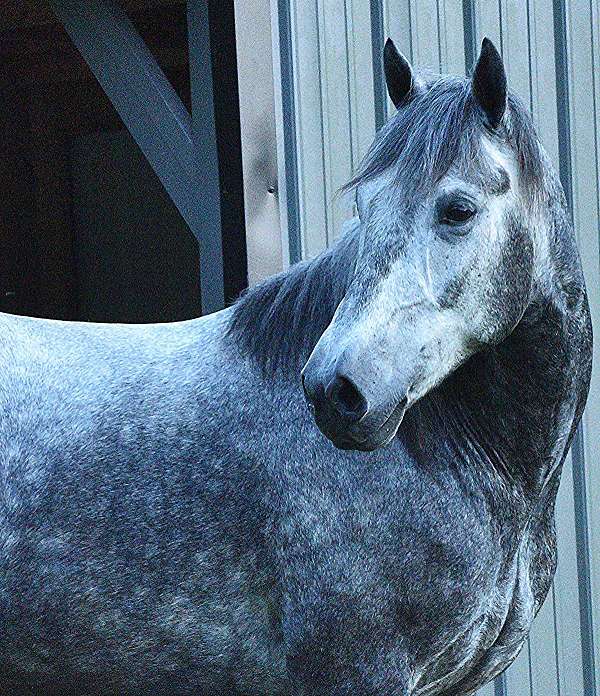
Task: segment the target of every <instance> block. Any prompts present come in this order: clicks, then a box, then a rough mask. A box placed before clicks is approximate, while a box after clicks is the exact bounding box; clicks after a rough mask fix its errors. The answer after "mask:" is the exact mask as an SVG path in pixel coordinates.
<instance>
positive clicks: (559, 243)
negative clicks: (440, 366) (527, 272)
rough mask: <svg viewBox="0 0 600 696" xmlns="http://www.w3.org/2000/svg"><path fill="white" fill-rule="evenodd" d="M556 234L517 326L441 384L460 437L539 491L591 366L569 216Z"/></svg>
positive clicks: (579, 405) (558, 458)
mask: <svg viewBox="0 0 600 696" xmlns="http://www.w3.org/2000/svg"><path fill="white" fill-rule="evenodd" d="M563 220H564V218H563ZM551 238H552V239H553V244H554V248H553V249H552V265H553V268H554V272H553V273H551V274H546V276H545V281H544V282H543V283H539V284H536V287H535V288H534V292H533V296H532V300H531V302H530V304H529V306H528V308H527V310H526V311H525V313H524V315H523V317H522V319H521V321H520V322H519V324H518V325H517V327H516V328H515V329H514V331H513V332H512V333H511V334H510V335H509V336H508V337H507V338H506V339H505V340H504V341H503V342H502V343H500V344H499V345H497V346H494V347H492V348H489V349H486V350H484V351H482V352H481V353H479V354H477V355H476V356H475V357H474V358H472V359H471V360H470V361H469V362H468V363H467V364H466V365H465V366H464V367H463V368H462V369H461V370H459V371H458V372H457V373H456V374H455V375H453V378H451V379H450V380H448V382H447V383H446V384H445V385H444V387H443V388H442V390H441V396H442V398H443V399H444V401H445V403H446V406H447V407H449V408H450V410H451V411H452V412H453V414H454V418H455V420H456V424H457V432H458V433H459V434H460V437H461V438H462V439H463V440H465V439H466V440H467V441H469V442H470V443H471V444H473V445H475V446H476V447H477V448H478V451H480V452H482V453H483V456H485V457H486V458H487V459H488V461H490V462H491V463H492V464H494V465H495V467H496V468H498V469H500V470H502V471H503V472H504V473H505V474H507V475H508V476H510V477H511V478H513V479H520V480H521V481H522V482H523V483H524V484H525V485H526V486H528V487H529V488H532V489H534V490H535V489H538V488H539V487H540V486H543V485H544V483H545V481H546V480H547V478H548V476H549V475H550V474H551V473H552V472H553V471H554V470H555V469H556V467H557V466H558V465H560V464H561V463H562V460H563V459H564V456H565V455H566V452H567V450H568V446H569V444H570V442H571V439H572V437H573V435H574V432H575V428H576V426H577V423H578V422H579V419H580V417H581V412H582V410H583V406H584V405H585V399H586V397H587V391H588V387H589V380H590V371H591V319H590V313H589V307H588V303H587V296H586V292H585V285H584V282H583V277H582V273H581V268H580V264H579V257H578V254H577V251H576V248H575V242H574V237H573V235H572V231H571V229H570V225H569V223H568V222H567V223H565V224H563V225H562V226H561V229H560V230H559V233H558V234H554V233H553V234H552V235H551ZM549 279H550V280H549Z"/></svg>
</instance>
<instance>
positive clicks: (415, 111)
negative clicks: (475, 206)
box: [227, 77, 544, 372]
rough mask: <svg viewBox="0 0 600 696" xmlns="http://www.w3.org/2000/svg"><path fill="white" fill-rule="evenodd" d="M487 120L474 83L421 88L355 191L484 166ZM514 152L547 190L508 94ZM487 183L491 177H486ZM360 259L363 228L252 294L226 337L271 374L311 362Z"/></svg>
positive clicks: (447, 81)
mask: <svg viewBox="0 0 600 696" xmlns="http://www.w3.org/2000/svg"><path fill="white" fill-rule="evenodd" d="M485 131H486V126H485V120H484V117H483V114H482V113H481V111H480V109H479V107H478V105H477V103H476V102H475V99H474V97H473V95H472V90H471V83H470V80H468V79H465V78H462V79H460V78H452V77H444V78H439V79H438V80H435V81H433V82H432V83H430V84H429V85H428V86H427V87H426V88H421V89H420V90H419V91H418V92H417V93H416V94H415V96H413V97H412V98H411V99H410V100H409V102H408V103H407V104H406V105H404V106H402V107H401V108H400V109H399V110H398V112H397V113H396V114H395V115H394V116H393V117H392V118H391V119H390V120H389V121H388V123H387V124H386V125H385V126H384V127H383V128H382V129H381V131H380V132H379V134H378V135H377V137H376V139H375V141H374V143H373V144H372V145H371V148H370V149H369V151H368V153H367V155H366V157H365V158H364V160H363V163H362V164H361V167H360V169H359V171H358V173H357V175H356V176H355V177H354V178H353V179H352V180H351V181H350V182H349V183H348V184H347V185H346V186H345V187H344V189H343V190H346V191H348V190H352V189H355V188H356V187H357V186H359V185H360V184H361V183H363V182H365V181H369V180H371V179H373V178H375V177H376V176H378V175H379V174H381V173H383V172H384V171H386V170H387V169H389V168H391V167H395V168H396V172H397V178H398V182H399V184H400V185H401V186H402V191H403V194H406V195H407V196H410V195H411V192H414V191H415V190H417V189H420V188H422V187H423V186H424V185H427V184H428V185H431V184H432V183H435V182H437V181H439V180H440V179H441V178H442V177H443V176H444V175H445V174H446V173H447V172H448V171H449V170H450V168H451V167H452V165H453V164H455V163H457V162H460V163H461V164H462V165H463V166H464V167H470V168H471V171H473V169H474V164H473V163H474V162H478V163H479V168H481V167H482V166H483V165H482V162H483V161H484V160H483V158H481V157H479V155H480V147H481V135H482V133H483V132H485ZM489 135H490V137H497V138H499V139H500V140H502V141H505V142H507V143H508V144H509V146H510V147H511V148H512V149H513V151H514V152H515V154H516V157H517V160H518V162H519V165H520V170H521V177H522V181H523V183H524V185H525V191H527V192H528V193H529V194H530V195H531V196H532V197H533V196H535V195H536V194H537V193H538V192H540V191H541V190H542V188H543V180H544V170H543V166H542V157H541V152H540V145H539V142H538V139H537V135H536V133H535V129H534V127H533V124H532V122H531V119H530V117H529V115H528V113H527V111H526V109H525V107H524V106H523V105H522V104H521V102H520V101H519V100H518V98H516V97H515V96H514V95H512V94H509V97H508V106H507V114H506V118H505V119H504V124H503V126H502V128H501V129H500V131H499V132H498V133H497V134H489ZM480 174H481V176H483V177H485V176H487V175H488V174H490V172H488V171H487V170H486V171H483V172H480ZM356 253H357V227H356V226H354V227H353V228H352V229H351V230H349V231H348V232H347V233H346V234H344V235H343V236H342V238H341V239H340V240H339V242H338V243H337V244H336V245H334V246H333V247H332V248H331V249H330V250H328V251H326V252H324V253H323V254H322V255H321V256H319V257H317V258H316V259H314V260H312V261H308V262H304V263H299V264H297V265H295V266H293V267H291V268H290V269H288V270H287V271H284V272H283V273H280V274H278V275H276V276H274V277H272V278H269V279H267V280H266V281H264V282H263V283H261V284H259V285H258V286H256V287H254V288H252V289H250V290H248V291H247V292H246V293H245V294H244V295H243V296H242V297H241V298H240V299H239V300H238V301H237V303H236V304H235V305H234V307H233V313H232V316H231V319H230V323H229V326H228V331H227V333H228V336H230V337H232V338H233V339H234V340H235V341H236V342H237V344H238V345H239V346H240V347H241V348H242V350H244V351H245V352H247V353H248V354H249V355H251V356H252V357H253V358H254V359H255V360H256V361H257V362H258V364H259V365H260V366H261V367H262V368H263V369H264V370H265V371H266V372H271V371H276V370H277V369H280V368H291V367H297V366H298V365H299V364H300V363H302V362H304V361H306V360H307V359H308V356H309V355H310V353H311V352H312V350H313V348H314V346H315V345H316V343H317V341H318V340H319V338H320V337H321V335H322V334H323V332H324V331H325V329H326V328H327V326H328V325H329V323H330V322H331V320H332V318H333V314H334V312H335V310H336V309H337V306H338V305H339V303H340V302H341V300H342V298H343V297H344V295H345V293H346V290H347V288H348V285H349V283H350V281H351V278H352V274H353V270H354V260H355V258H356Z"/></svg>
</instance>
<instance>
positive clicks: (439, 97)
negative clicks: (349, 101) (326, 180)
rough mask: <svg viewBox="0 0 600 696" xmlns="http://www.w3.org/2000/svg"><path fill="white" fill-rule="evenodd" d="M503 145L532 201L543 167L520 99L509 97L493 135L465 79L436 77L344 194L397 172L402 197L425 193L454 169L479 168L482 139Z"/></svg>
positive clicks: (380, 138) (394, 121)
mask: <svg viewBox="0 0 600 696" xmlns="http://www.w3.org/2000/svg"><path fill="white" fill-rule="evenodd" d="M484 135H487V136H488V137H492V138H494V139H497V140H498V142H499V143H503V144H506V145H507V146H508V147H509V148H510V149H511V150H512V151H513V153H514V156H515V158H516V161H517V162H518V165H519V173H520V178H521V182H522V184H523V191H524V192H525V193H526V194H527V195H528V196H531V197H535V196H536V195H537V194H538V193H539V192H540V191H541V190H542V189H543V179H544V167H543V161H542V154H541V151H540V146H539V141H538V138H537V135H536V133H535V129H534V127H533V124H532V121H531V118H530V116H529V114H528V113H527V110H526V109H525V107H524V106H523V104H522V103H521V101H520V100H519V98H518V97H516V96H515V95H513V94H512V93H509V95H508V104H507V111H506V116H505V118H504V120H503V123H502V126H501V127H500V128H499V129H498V131H497V132H496V133H491V132H490V131H489V130H488V129H487V127H486V124H485V119H484V117H483V115H482V113H481V110H480V108H479V107H478V105H477V103H476V101H475V98H474V97H473V94H472V90H471V83H470V80H468V79H466V78H455V77H440V78H439V79H437V80H435V81H432V82H430V83H429V84H428V85H426V86H423V87H422V88H421V89H420V90H417V92H416V94H415V95H414V96H413V97H412V98H411V99H410V100H409V101H408V102H407V103H406V104H405V105H403V106H402V107H401V108H400V109H398V111H397V112H396V114H395V115H394V116H393V117H392V118H391V119H390V120H389V121H388V122H387V124H386V125H385V126H384V127H383V128H382V129H381V131H380V132H379V134H378V135H377V137H376V139H375V141H374V142H373V144H372V146H371V148H370V149H369V151H368V152H367V154H366V156H365V158H364V160H363V162H362V163H361V166H360V168H359V170H358V172H357V174H356V176H355V177H354V178H353V179H352V180H351V181H350V182H348V184H346V186H345V187H344V189H343V190H344V191H350V190H353V189H356V188H357V187H358V186H360V185H361V184H363V183H366V182H368V181H371V180H373V179H375V178H376V177H377V176H379V175H380V174H383V172H385V171H387V170H389V169H390V168H395V172H396V176H397V179H398V183H399V184H400V185H401V187H402V191H403V193H404V194H405V195H406V196H410V195H412V194H413V193H415V192H417V191H423V190H426V189H427V188H429V187H431V186H432V185H433V184H435V183H437V182H438V181H439V180H440V179H442V178H443V177H444V176H445V175H446V174H447V173H448V172H449V171H450V169H451V168H452V167H457V168H458V169H460V168H461V167H463V168H468V169H469V170H470V171H471V173H472V172H473V170H475V169H477V167H480V168H481V169H482V172H481V174H482V176H483V177H485V176H487V166H486V165H487V158H485V157H484V156H482V151H481V145H482V136H484Z"/></svg>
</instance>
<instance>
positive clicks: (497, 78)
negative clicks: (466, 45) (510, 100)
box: [471, 37, 506, 129]
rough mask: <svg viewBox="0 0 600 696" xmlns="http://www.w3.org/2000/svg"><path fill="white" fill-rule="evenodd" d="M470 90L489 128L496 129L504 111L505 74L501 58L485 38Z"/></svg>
mask: <svg viewBox="0 0 600 696" xmlns="http://www.w3.org/2000/svg"><path fill="white" fill-rule="evenodd" d="M471 84H472V89H473V94H474V95H475V99H476V100H477V103H478V104H479V106H480V107H481V108H482V109H483V112H484V113H485V115H486V117H487V120H488V125H489V126H490V128H493V129H495V128H498V126H499V125H500V121H501V120H502V117H503V116H504V112H505V111H506V72H505V70H504V63H503V62H502V56H501V55H500V54H499V53H498V51H497V49H496V47H495V46H494V44H493V43H492V42H491V41H490V40H489V39H488V38H487V37H486V38H485V39H484V40H483V42H482V44H481V53H480V54H479V59H478V60H477V65H476V66H475V70H474V71H473V78H472V83H471Z"/></svg>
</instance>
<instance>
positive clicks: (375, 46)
mask: <svg viewBox="0 0 600 696" xmlns="http://www.w3.org/2000/svg"><path fill="white" fill-rule="evenodd" d="M385 40H386V36H385V18H384V8H383V0H371V49H372V53H373V97H374V103H375V127H376V129H377V130H379V129H380V128H381V127H382V126H383V124H384V123H385V121H386V118H387V101H386V99H387V89H386V84H385V74H384V71H383V61H382V55H381V53H382V47H383V46H384V45H385Z"/></svg>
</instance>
